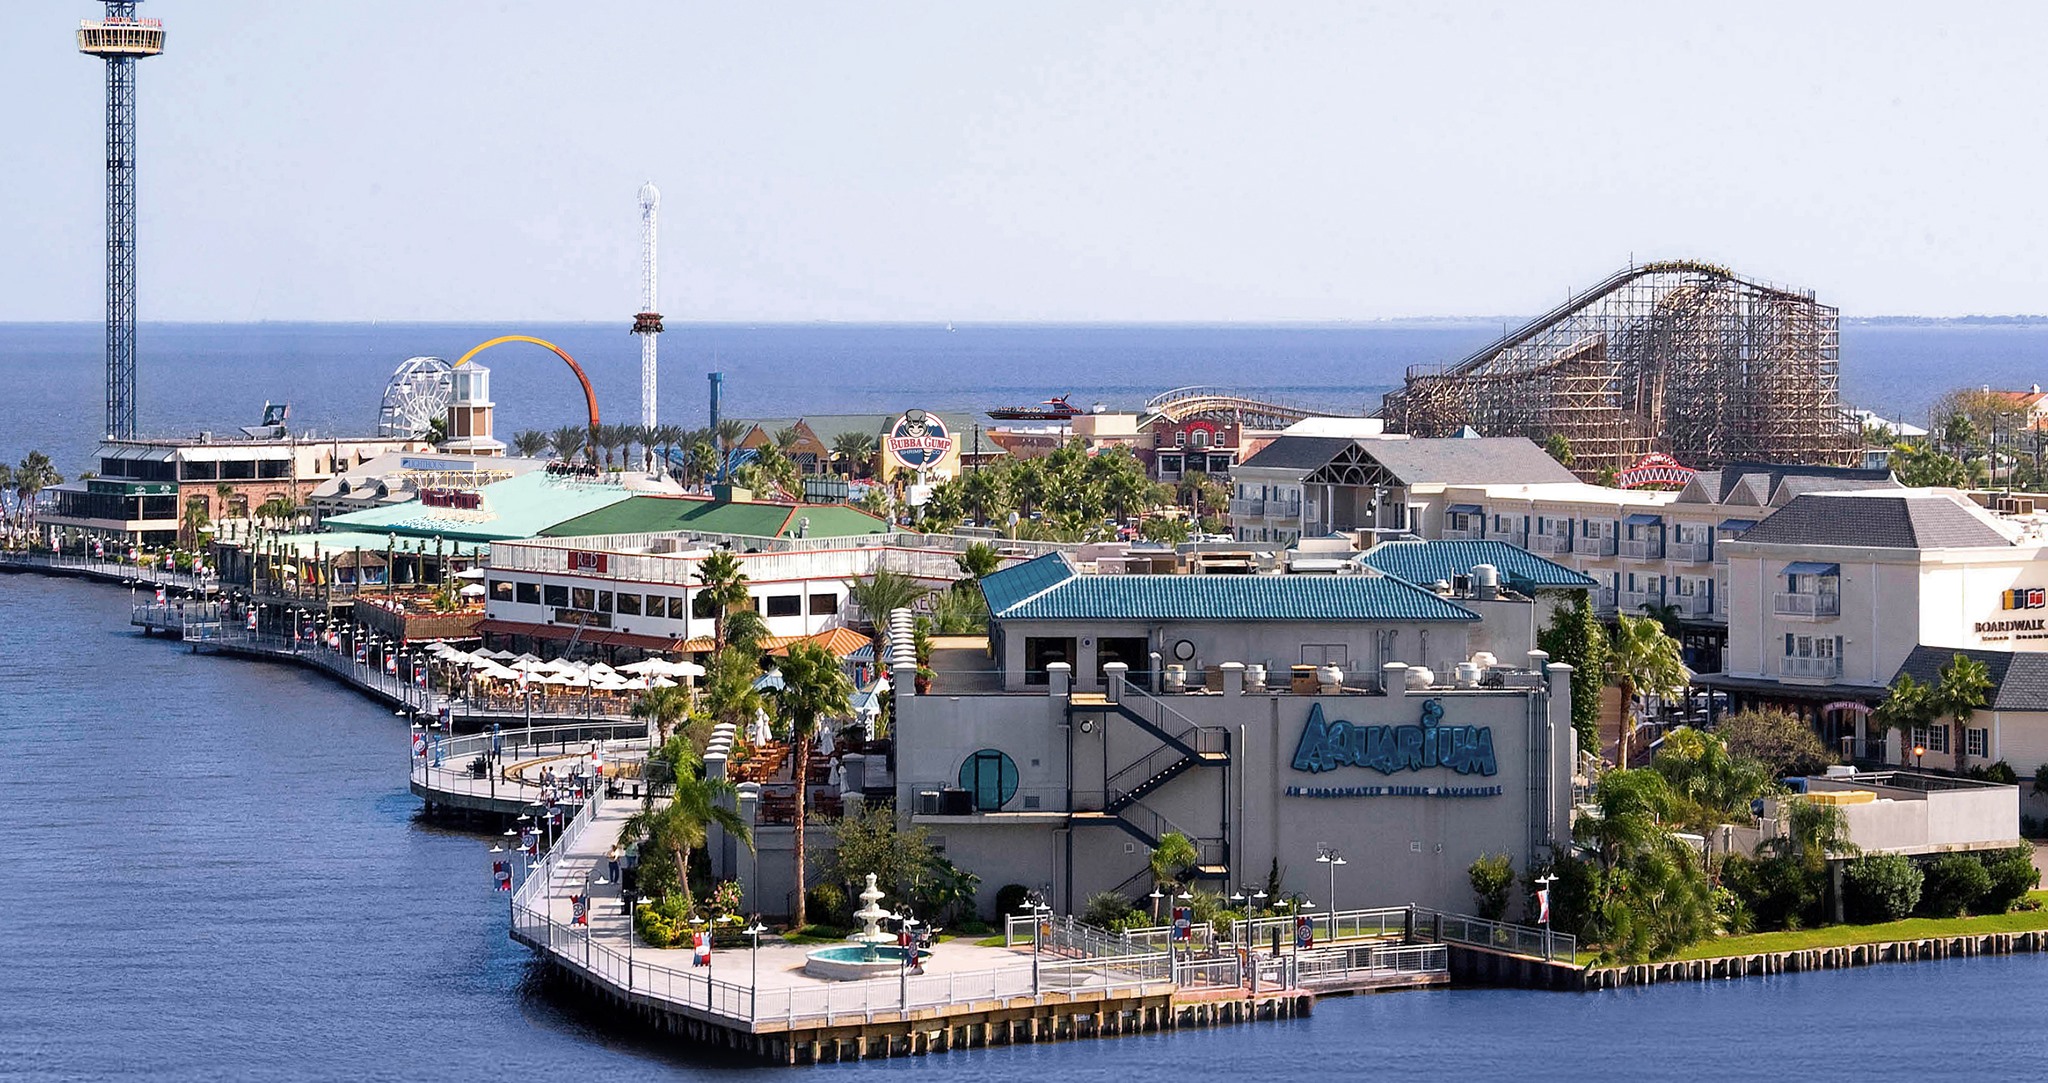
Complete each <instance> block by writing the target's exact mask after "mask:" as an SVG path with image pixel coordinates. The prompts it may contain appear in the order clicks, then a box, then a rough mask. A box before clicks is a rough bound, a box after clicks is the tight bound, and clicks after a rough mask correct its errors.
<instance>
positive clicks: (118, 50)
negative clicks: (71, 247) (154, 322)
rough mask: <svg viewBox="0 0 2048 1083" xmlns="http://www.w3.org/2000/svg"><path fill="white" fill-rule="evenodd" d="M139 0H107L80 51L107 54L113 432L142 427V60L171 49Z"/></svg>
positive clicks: (82, 35)
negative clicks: (138, 178)
mask: <svg viewBox="0 0 2048 1083" xmlns="http://www.w3.org/2000/svg"><path fill="white" fill-rule="evenodd" d="M135 4H136V0H106V5H107V17H106V18H104V19H96V20H95V19H86V20H82V21H80V22H79V24H78V51H79V52H81V53H84V54H86V55H87V56H96V57H99V58H100V59H101V60H104V61H106V62H107V435H108V436H110V437H114V438H117V439H124V440H125V439H128V438H131V437H133V436H134V435H135V62H136V61H137V60H140V59H142V58H144V57H150V56H155V55H157V54H158V53H161V52H163V51H164V25H163V23H162V22H161V21H160V20H157V19H137V18H136V17H135Z"/></svg>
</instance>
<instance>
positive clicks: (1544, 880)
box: [1536, 872, 1557, 963]
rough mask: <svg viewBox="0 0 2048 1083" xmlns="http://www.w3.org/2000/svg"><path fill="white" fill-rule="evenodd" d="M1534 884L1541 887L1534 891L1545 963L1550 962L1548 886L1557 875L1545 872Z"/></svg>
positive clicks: (1555, 879)
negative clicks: (1541, 923)
mask: <svg viewBox="0 0 2048 1083" xmlns="http://www.w3.org/2000/svg"><path fill="white" fill-rule="evenodd" d="M1536 882H1537V883H1539V884H1542V885H1543V886H1542V887H1540V888H1537V889H1536V905H1537V907H1538V909H1539V910H1540V914H1539V915H1538V916H1540V917H1542V919H1543V961H1544V962H1546V963H1547V962H1550V956H1551V942H1550V885H1552V884H1554V883H1556V882H1557V874H1556V873H1551V872H1546V873H1544V874H1543V875H1541V876H1539V877H1537V878H1536Z"/></svg>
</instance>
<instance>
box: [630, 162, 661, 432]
mask: <svg viewBox="0 0 2048 1083" xmlns="http://www.w3.org/2000/svg"><path fill="white" fill-rule="evenodd" d="M660 207H661V190H660V189H658V188H656V187H655V186H654V182H653V181H648V182H647V183H646V184H643V185H641V186H640V311H639V312H637V313H635V314H634V316H633V333H634V334H636V335H639V336H640V424H642V425H644V426H646V427H647V428H650V429H651V428H653V427H654V367H655V366H654V336H656V335H659V334H661V313H659V312H656V311H655V310H654V215H655V211H656V210H657V209H659V208H660Z"/></svg>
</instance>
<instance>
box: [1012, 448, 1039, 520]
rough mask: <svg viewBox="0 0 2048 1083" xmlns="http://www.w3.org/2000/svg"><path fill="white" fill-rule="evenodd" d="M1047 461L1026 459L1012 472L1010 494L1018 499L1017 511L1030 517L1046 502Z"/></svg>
mask: <svg viewBox="0 0 2048 1083" xmlns="http://www.w3.org/2000/svg"><path fill="white" fill-rule="evenodd" d="M1046 487H1047V486H1046V471H1045V460H1043V459H1026V460H1024V461H1023V462H1021V463H1018V464H1017V465H1016V466H1015V467H1013V468H1011V470H1010V493H1011V494H1012V495H1013V496H1015V497H1016V500H1017V510H1019V511H1021V512H1024V513H1025V514H1027V515H1029V514H1030V513H1031V512H1033V511H1036V510H1038V506H1039V505H1040V504H1042V503H1044V502H1045V493H1046Z"/></svg>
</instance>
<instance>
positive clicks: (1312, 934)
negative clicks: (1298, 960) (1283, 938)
mask: <svg viewBox="0 0 2048 1083" xmlns="http://www.w3.org/2000/svg"><path fill="white" fill-rule="evenodd" d="M1294 946H1295V947H1296V948H1299V949H1301V950H1303V951H1307V950H1308V949H1310V948H1313V947H1315V946H1316V930H1315V926H1314V924H1312V923H1311V922H1310V921H1309V916H1308V915H1307V914H1297V915H1295V918H1294Z"/></svg>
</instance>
